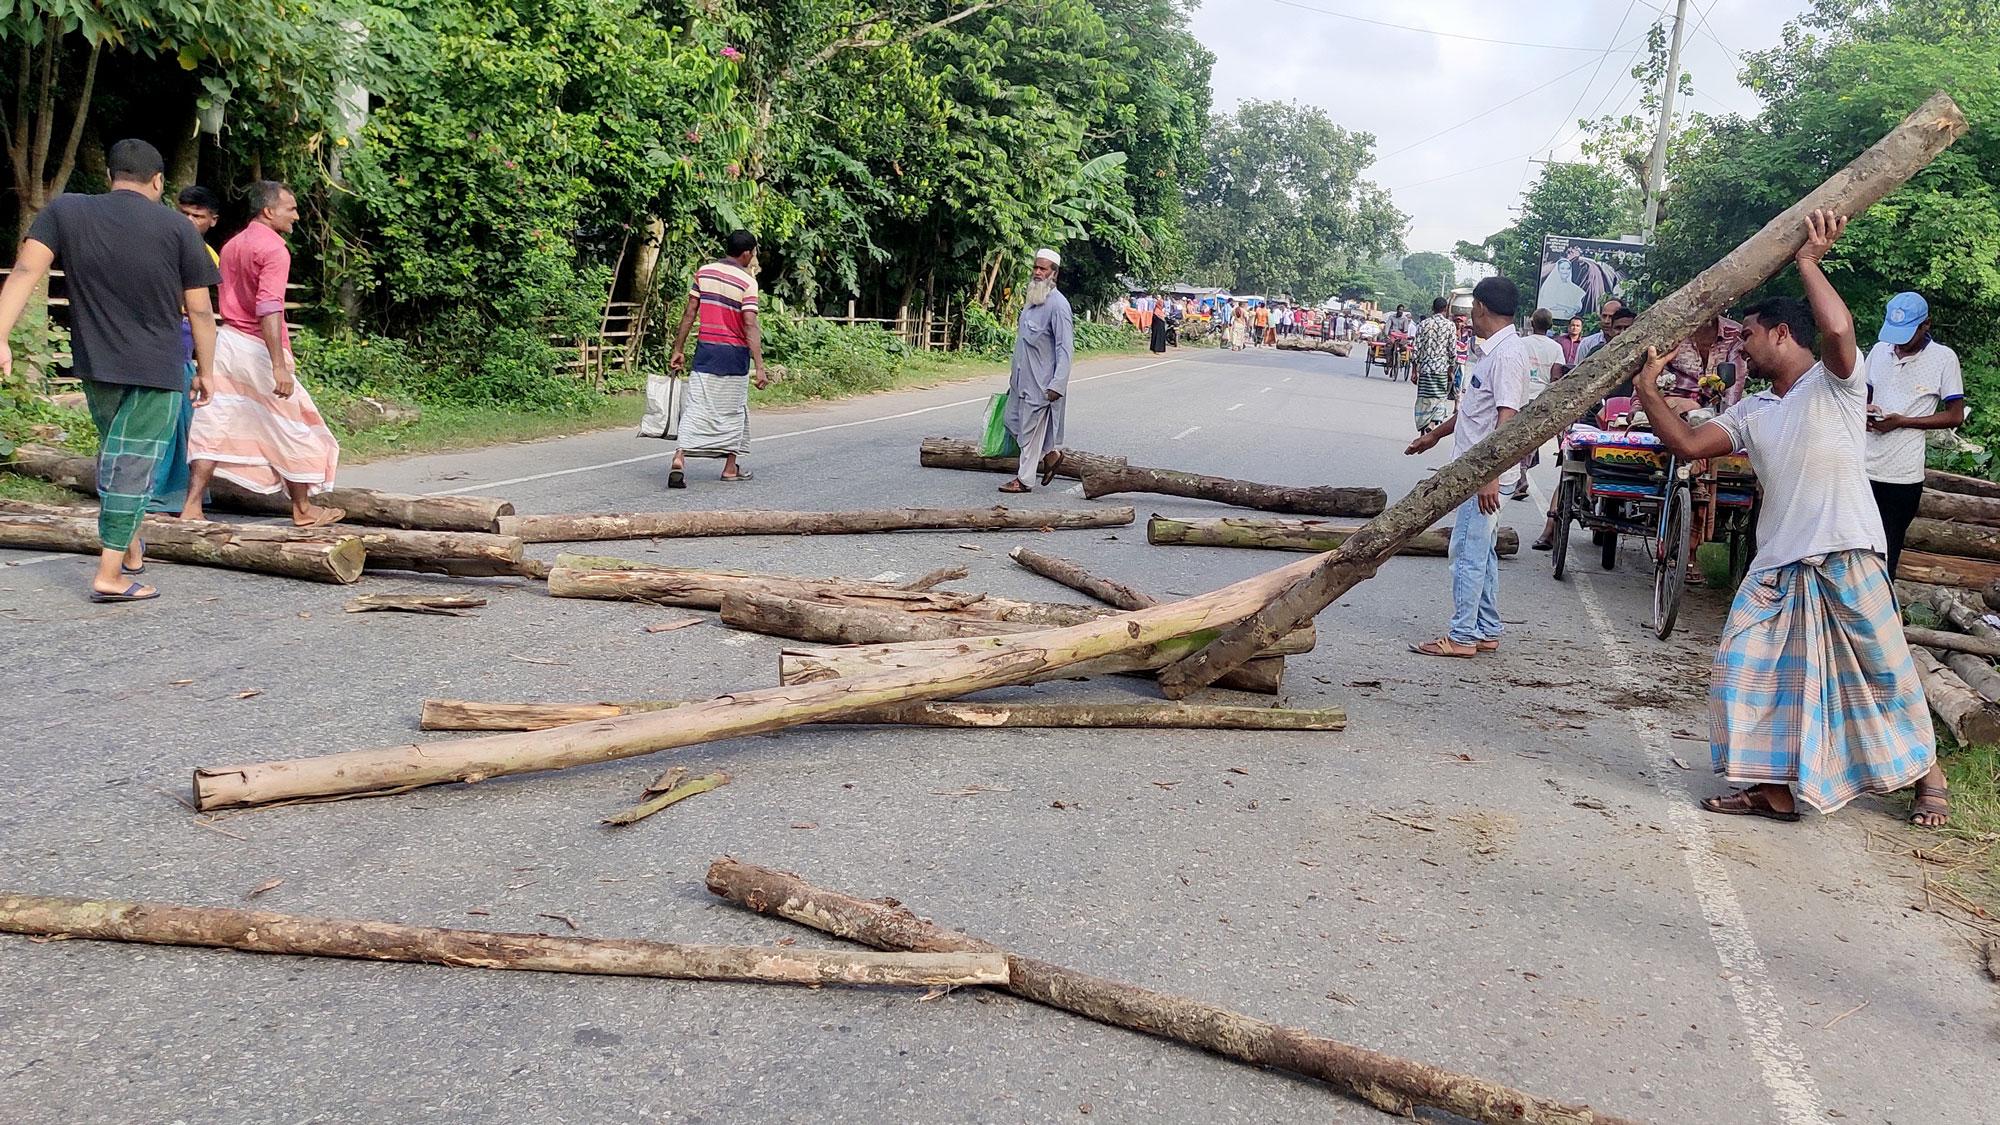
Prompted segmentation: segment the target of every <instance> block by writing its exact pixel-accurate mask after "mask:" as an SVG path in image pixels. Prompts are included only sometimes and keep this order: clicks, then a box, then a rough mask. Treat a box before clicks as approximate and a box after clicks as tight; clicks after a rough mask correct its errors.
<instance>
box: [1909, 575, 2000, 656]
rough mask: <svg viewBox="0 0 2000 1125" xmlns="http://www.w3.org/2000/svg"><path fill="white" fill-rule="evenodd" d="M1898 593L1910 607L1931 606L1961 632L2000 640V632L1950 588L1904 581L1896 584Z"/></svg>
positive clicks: (1932, 609) (1930, 607) (1931, 608)
mask: <svg viewBox="0 0 2000 1125" xmlns="http://www.w3.org/2000/svg"><path fill="white" fill-rule="evenodd" d="M1896 593H1897V596H1898V597H1900V598H1902V599H1903V602H1904V603H1905V604H1907V605H1921V606H1925V607H1928V608H1929V609H1930V610H1931V611H1933V612H1934V613H1936V614H1937V615H1938V616H1939V617H1941V618H1943V619H1944V620H1945V621H1946V622H1948V623H1950V625H1951V627H1952V628H1954V629H1957V630H1958V631H1959V632H1961V633H1970V634H1971V635H1972V636H1975V637H1983V638H1985V639H1986V640H1989V641H2000V629H1995V628H1994V627H1993V626H1991V625H1988V624H1987V623H1986V616H1985V615H1984V614H1982V613H1981V612H1979V610H1977V609H1975V608H1973V607H1972V606H1971V605H1969V604H1967V603H1966V602H1965V601H1964V600H1963V599H1961V598H1960V596H1959V594H1958V591H1957V590H1956V589H1954V588H1952V587H1951V586H1949V585H1939V586H1919V585H1916V584H1914V583H1909V582H1901V583H1898V584H1897V587H1896Z"/></svg>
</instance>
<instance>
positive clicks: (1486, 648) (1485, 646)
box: [1472, 637, 1500, 652]
mask: <svg viewBox="0 0 2000 1125" xmlns="http://www.w3.org/2000/svg"><path fill="white" fill-rule="evenodd" d="M1472 647H1473V648H1476V649H1478V650H1479V651H1481V652H1499V651H1500V638H1498V637H1488V638H1486V639H1485V640H1483V641H1480V642H1479V643H1477V644H1475V645H1473V646H1472Z"/></svg>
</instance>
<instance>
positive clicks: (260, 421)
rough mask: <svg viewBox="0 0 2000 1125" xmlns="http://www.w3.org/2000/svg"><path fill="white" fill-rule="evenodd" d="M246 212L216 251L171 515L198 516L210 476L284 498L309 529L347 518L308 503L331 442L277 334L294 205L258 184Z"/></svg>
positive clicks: (284, 190) (322, 484) (327, 474)
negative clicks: (203, 399) (182, 501)
mask: <svg viewBox="0 0 2000 1125" xmlns="http://www.w3.org/2000/svg"><path fill="white" fill-rule="evenodd" d="M251 206H252V207H253V208H254V209H255V213H254V214H253V215H252V216H251V219H250V225H249V226H247V227H244V228H243V230H242V232H241V233H240V234H238V235H237V236H236V237H234V238H232V239H230V240H229V241H228V242H227V243H225V244H224V245H223V247H222V285H221V290H220V291H221V294H222V301H221V306H222V328H221V330H220V331H219V332H217V333H216V345H215V352H216V354H215V373H214V377H213V378H212V379H211V380H210V385H209V392H210V394H209V401H208V402H207V403H206V404H204V405H202V406H201V407H200V408H198V409H197V410H196V411H195V415H194V424H193V427H192V428H191V430H190V431H189V434H188V448H189V453H188V457H189V460H190V461H192V462H193V468H192V470H191V471H190V473H189V481H188V500H187V507H185V508H183V509H182V510H181V517H182V518H183V519H191V520H198V519H202V518H203V514H202V501H203V498H204V497H205V496H206V494H207V491H208V485H209V481H210V480H211V479H212V478H214V477H216V476H220V477H221V478H222V479H224V480H226V481H228V482H230V483H231V484H234V485H237V486H239V487H241V488H245V489H248V490H250V491H252V492H260V493H265V494H267V495H268V494H271V493H276V492H279V491H283V492H285V493H286V494H287V495H288V496H289V497H290V499H291V502H292V522H293V523H295V524H297V525H298V526H300V527H318V526H321V525H323V524H329V523H334V522H336V521H338V520H339V519H340V518H341V517H342V516H345V515H346V514H347V513H346V512H344V511H342V510H341V509H339V508H326V507H321V506H319V505H317V504H314V503H312V502H311V499H310V497H311V495H312V494H313V493H315V492H324V491H325V490H326V489H328V488H330V487H332V485H333V476H334V471H335V469H337V468H338V466H339V464H340V443H339V442H338V441H335V440H334V437H333V432H332V431H331V430H329V429H328V428H327V425H326V420H325V419H324V418H322V417H320V413H319V408H318V407H316V406H314V405H313V400H312V395H311V394H310V393H308V392H307V390H306V389H305V388H304V387H302V386H300V385H299V382H298V371H297V365H296V364H295V363H294V362H293V359H292V347H291V341H290V338H289V337H288V335H287V334H286V328H285V284H286V282H287V281H289V280H290V279H291V272H292V252H291V250H290V248H289V247H287V246H286V245H285V238H284V236H285V234H286V233H288V232H289V231H290V230H291V229H292V226H293V224H295V223H297V222H298V219H299V204H298V200H297V199H296V198H295V197H294V196H293V195H292V191H291V189H290V188H288V187H286V186H285V185H283V184H280V183H276V182H273V181H270V180H265V181H262V182H260V183H258V184H257V185H256V186H255V187H253V188H252V189H251Z"/></svg>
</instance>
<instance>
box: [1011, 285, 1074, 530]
mask: <svg viewBox="0 0 2000 1125" xmlns="http://www.w3.org/2000/svg"><path fill="white" fill-rule="evenodd" d="M1061 267H1062V255H1060V254H1058V253H1056V252H1055V251H1054V250H1037V251H1035V271H1034V278H1033V280H1031V281H1029V282H1028V299H1027V300H1026V301H1025V302H1024V303H1023V304H1022V305H1021V319H1020V322H1019V323H1018V324H1016V325H1015V328H1014V367H1013V370H1012V371H1011V372H1010V373H1009V375H1008V380H1007V413H1006V415H1005V416H1004V418H1003V421H1004V422H1005V423H1006V426H1007V432H1008V433H1010V434H1013V435H1014V443H1015V444H1016V445H1019V446H1020V447H1021V467H1020V469H1019V470H1017V471H1018V473H1019V475H1018V476H1016V477H1015V478H1014V479H1013V480H1010V481H1008V482H1007V483H1006V484H1003V485H1001V486H1000V491H1002V492H1008V493H1017V492H1030V491H1033V490H1032V489H1030V488H1029V487H1028V475H1029V474H1030V473H1035V474H1038V475H1039V476H1040V478H1041V482H1042V484H1043V485H1047V484H1048V483H1049V482H1050V481H1053V480H1055V479H1056V466H1057V465H1059V464H1060V463H1061V462H1062V439H1063V415H1064V414H1065V413H1066V412H1067V410H1068V408H1069V400H1068V398H1067V396H1068V394H1069V366H1070V360H1071V358H1072V357H1074V356H1075V354H1076V321H1075V319H1074V318H1073V317H1072V316H1071V314H1070V309H1069V298H1067V297H1065V296H1063V295H1062V291H1061V290H1059V289H1057V288H1056V271H1057V270H1058V269H1060V268H1061Z"/></svg>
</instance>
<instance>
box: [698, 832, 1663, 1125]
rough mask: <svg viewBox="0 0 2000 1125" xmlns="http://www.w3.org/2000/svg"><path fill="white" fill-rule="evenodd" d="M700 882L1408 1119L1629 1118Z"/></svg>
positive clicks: (936, 931)
mask: <svg viewBox="0 0 2000 1125" xmlns="http://www.w3.org/2000/svg"><path fill="white" fill-rule="evenodd" d="M708 889H709V890H710V891H712V892H714V893H715V894H716V895H718V896H720V897H721V898H724V899H726V900H728V901H730V902H733V903H736V904H737V905H738V906H742V907H746V908H748V909H750V910H754V911H756V912H757V913H759V914H768V915H771V916H774V917H778V918H784V919H786V920H788V921H792V922H797V923H799V924H800V925H803V926H808V927H811V928H812V929H816V930H819V931H821V932H823V933H827V934H831V935H833V936H835V937H838V938H844V939H846V940H848V941H852V942H857V943H859V944H861V945H867V946H872V947H874V948H876V949H895V950H929V951H955V952H974V951H976V952H981V953H1001V954H1004V955H1005V956H1006V958H1007V971H1008V977H1007V983H1005V984H1004V985H1001V986H1000V987H1002V988H1004V989H1005V990H1006V991H1008V992H1011V993H1013V994H1014V995H1016V996H1019V997H1021V998H1023V999H1026V1000H1033V1001H1034V1002H1036V1003H1038V1004H1046V1005H1048V1006H1049V1007H1052V1008H1059V1009H1061V1010H1063V1011H1066V1012H1073V1013H1075V1014H1076V1015H1079V1016H1083V1017H1084V1018H1086V1019H1091V1020H1096V1021H1097V1022H1099V1023H1104V1024H1109V1025H1111V1026H1113V1027H1123V1028H1128V1029H1130V1030H1132V1031H1138V1032H1142V1033H1144V1034H1147V1035H1153V1036H1157V1037H1159V1038H1161V1039H1171V1040H1173V1041H1175V1042H1178V1043H1185V1044H1187V1045H1188V1046H1191V1047H1198V1048H1200V1049H1202V1050H1204V1051H1211V1052H1214V1053H1215V1054H1218V1055H1221V1056H1223V1057H1224V1058H1231V1059H1235V1060H1237V1061H1239V1062H1246V1063H1249V1064H1251V1065H1253V1066H1261V1067H1270V1068H1272V1069H1274V1070H1283V1071H1288V1072H1290V1073H1292V1074H1299V1075H1304V1076H1305V1077H1308V1078H1313V1079H1317V1080H1319V1081H1321V1082H1325V1083H1327V1084H1328V1085H1331V1086H1333V1087H1334V1088H1335V1089H1338V1090H1340V1091H1342V1092H1344V1093H1347V1094H1349V1095H1351V1096H1353V1097H1355V1098H1358V1099H1360V1100H1361V1101H1363V1102H1366V1103H1367V1104H1368V1105H1371V1106H1373V1107H1375V1108H1376V1109H1379V1110H1382V1111H1383V1112H1385V1113H1394V1114H1398V1115H1402V1116H1410V1117H1413V1116H1415V1115H1416V1109H1417V1107H1419V1106H1430V1107H1433V1108H1436V1109H1441V1110H1444V1111H1445V1112H1447V1113H1452V1114H1457V1115H1458V1116H1460V1117H1464V1118H1469V1119H1471V1120H1473V1121H1480V1122H1490V1123H1492V1125H1636V1123H1633V1122H1628V1121H1627V1120H1626V1119H1625V1118H1621V1117H1615V1116H1613V1115H1611V1114H1606V1113H1599V1112H1597V1111H1596V1110H1593V1109H1591V1108H1590V1107H1589V1106H1584V1105H1572V1104H1565V1103H1559V1102H1552V1101H1548V1100H1546V1099H1543V1098H1539V1097H1536V1096H1535V1095H1533V1094H1527V1093H1523V1092H1522V1091H1520V1090H1516V1089H1513V1088H1511V1087H1507V1086H1502V1085H1500V1084H1498V1083H1494V1082H1488V1081H1486V1080H1484V1079H1480V1078H1474V1077H1472V1076H1470V1075H1465V1074H1454V1073H1451V1072H1450V1071H1446V1070H1440V1069H1438V1068H1437V1067H1434V1066H1429V1065H1426V1064H1424V1063H1420V1062H1414V1061H1412V1060H1410V1059H1402V1058H1397V1057H1395V1056H1393V1055H1385V1054H1382V1053H1381V1052H1379V1051H1371V1050H1369V1049H1367V1048H1365V1047H1357V1046H1354V1045H1352V1044H1349V1043H1342V1042H1340V1041H1338V1040H1334V1039H1327V1038H1324V1037H1321V1036H1317V1035H1313V1034H1312V1033H1310V1032H1307V1031H1303V1030H1301V1029H1299V1028H1293V1027H1282V1026H1280V1025H1278V1024H1274V1023H1269V1022H1266V1021H1264V1020H1260V1019H1254V1018H1252V1017H1250V1016H1246V1015H1243V1014H1242V1013H1240V1012H1232V1011H1230V1010H1228V1009H1227V1008H1218V1007H1216V1006H1214V1005H1212V1004H1205V1003H1202V1002H1201V1001H1199V1000H1193V999H1189V998H1188V997H1184V996H1175V995H1173V994H1171V993H1166V992H1156V991H1154V990H1152V989H1149V988H1141V987H1139V986H1137V985H1132V984H1125V983H1123V982H1122V981H1115V980H1110V979H1108V978H1105V977H1096V976H1091V975H1089V974H1087V973H1083V972H1079V971H1078V970H1076V969H1071V968H1066V967H1064V966H1062V965H1057V964H1054V963H1052V962H1048V961H1040V960H1036V959H1034V958H1032V957H1024V956H1022V955H1020V954H1018V953H1013V952H1009V951H1007V950H1004V949H1002V948H1000V947H999V946H997V945H994V944H992V943H991V942H986V941H981V940H980V939H978V938H975V937H970V936H967V935H965V934H962V933H959V932H958V931H956V930H948V929H946V928H944V927H943V926H939V925H937V924H936V923H934V922H930V921H927V920H925V919H922V918H919V917H917V916H916V915H915V914H912V913H911V912H910V911H909V910H907V909H905V908H904V907H903V906H902V905H901V904H899V903H897V902H896V901H895V900H894V899H887V900H882V901H873V902H871V901H866V900H863V899H859V898H854V897H852V896H850V895H845V894H842V893H840V892H839V891H831V890H826V889H824V888H821V887H816V886H814V885H813V884H811V883H808V882H806V881H805V880H804V879H803V878H801V877H799V876H797V875H794V874H792V873H791V872H789V871H777V870H773V869H771V868H768V867H759V866H757V865H755V864H749V863H743V862H741V861H740V860H735V859H730V858H727V857H725V858H722V859H718V860H716V861H715V862H714V863H713V864H712V865H710V867H709V869H708Z"/></svg>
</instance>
